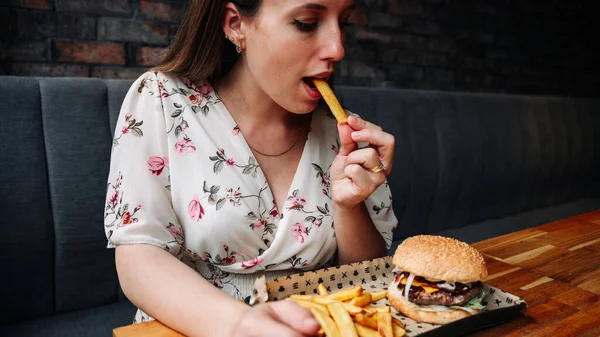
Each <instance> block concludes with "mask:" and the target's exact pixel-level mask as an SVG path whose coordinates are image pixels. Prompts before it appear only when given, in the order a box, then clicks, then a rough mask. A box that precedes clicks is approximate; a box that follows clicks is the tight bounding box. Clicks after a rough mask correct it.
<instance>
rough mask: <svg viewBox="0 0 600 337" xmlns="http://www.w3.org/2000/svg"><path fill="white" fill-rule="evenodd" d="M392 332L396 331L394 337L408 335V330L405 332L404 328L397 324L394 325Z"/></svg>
mask: <svg viewBox="0 0 600 337" xmlns="http://www.w3.org/2000/svg"><path fill="white" fill-rule="evenodd" d="M392 330H393V331H394V337H402V336H404V335H406V330H404V328H401V327H399V326H397V325H395V324H392Z"/></svg>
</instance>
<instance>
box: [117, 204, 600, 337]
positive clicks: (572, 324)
mask: <svg viewBox="0 0 600 337" xmlns="http://www.w3.org/2000/svg"><path fill="white" fill-rule="evenodd" d="M472 246H473V247H475V248H477V249H478V250H479V251H480V252H481V253H482V254H483V255H484V257H485V259H486V263H487V268H488V272H489V276H488V277H487V278H486V279H485V280H484V282H485V283H488V284H490V285H492V286H494V287H497V288H500V289H502V290H504V291H507V292H509V293H511V294H514V295H516V296H519V297H521V298H523V299H524V300H525V301H526V302H527V306H528V308H527V316H521V317H519V318H517V319H515V320H513V321H510V322H508V323H506V324H502V325H499V326H496V327H492V328H488V329H485V330H482V331H480V332H477V333H474V334H472V336H486V337H487V336H490V337H493V336H519V337H521V336H552V335H555V334H556V335H560V336H583V337H585V336H589V337H592V336H594V337H596V336H600V210H599V211H595V212H591V213H586V214H582V215H578V216H574V217H572V218H568V219H563V220H559V221H555V222H551V223H547V224H544V225H540V226H537V227H533V228H528V229H524V230H522V231H518V232H514V233H510V234H507V235H503V236H498V237H495V238H491V239H488V240H484V241H480V242H477V243H474V244H472ZM137 336H148V337H180V336H182V335H181V334H179V333H177V332H176V331H173V330H171V329H169V328H168V327H166V326H165V325H163V324H161V323H160V322H157V321H152V322H146V323H140V324H134V325H128V326H125V327H120V328H117V329H115V330H114V331H113V337H137Z"/></svg>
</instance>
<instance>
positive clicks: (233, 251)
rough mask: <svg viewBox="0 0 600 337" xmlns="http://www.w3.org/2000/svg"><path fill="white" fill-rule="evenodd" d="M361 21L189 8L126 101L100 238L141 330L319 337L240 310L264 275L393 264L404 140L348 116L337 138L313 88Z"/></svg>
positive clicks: (292, 311)
mask: <svg viewBox="0 0 600 337" xmlns="http://www.w3.org/2000/svg"><path fill="white" fill-rule="evenodd" d="M352 8H353V3H352V1H350V0H294V1H290V0H263V1H260V0H257V1H251V0H236V1H218V0H192V1H191V3H190V7H189V9H188V13H187V15H186V18H185V20H184V22H183V23H182V25H181V27H180V30H179V32H178V35H177V37H176V39H175V41H174V43H173V45H172V47H171V49H170V52H169V54H168V55H167V56H166V58H165V60H164V62H163V63H162V64H161V65H159V66H158V67H157V68H156V69H154V70H153V71H151V72H148V73H146V74H144V75H143V76H141V77H140V78H139V79H138V80H137V81H136V82H135V83H134V85H133V86H132V87H131V89H130V91H129V92H128V94H127V96H126V98H125V101H124V103H123V106H122V110H121V114H120V116H119V120H118V124H117V128H116V132H115V136H114V141H113V152H112V160H111V167H110V174H109V177H108V192H107V199H106V207H105V231H106V234H107V238H108V240H109V247H116V265H117V271H118V274H119V280H120V282H121V286H122V288H123V291H124V292H125V294H126V295H127V297H128V298H129V299H130V300H131V301H132V302H133V303H134V304H135V305H136V306H137V307H138V308H139V309H140V310H138V313H137V314H136V319H135V321H136V322H140V321H144V320H148V319H152V318H156V319H159V320H160V321H162V322H163V323H164V324H166V325H168V326H170V327H172V328H174V329H176V330H178V331H180V332H182V333H184V334H186V335H190V336H310V335H313V334H315V333H316V331H317V330H318V325H317V323H316V322H315V321H314V319H313V318H312V317H311V315H310V313H309V312H308V311H307V310H305V309H303V308H301V307H299V306H296V305H294V304H292V303H289V302H287V301H282V302H277V303H268V304H260V305H257V306H253V307H250V306H247V305H246V304H244V303H243V302H242V301H240V299H242V298H245V297H247V296H249V295H250V292H251V289H252V285H253V282H254V280H255V279H256V278H257V277H258V276H260V275H266V276H267V278H268V279H272V278H275V277H278V276H282V275H286V274H288V273H291V272H295V271H298V270H310V269H316V268H320V267H322V266H324V265H326V264H333V263H337V264H345V263H350V262H355V261H361V260H366V259H371V258H375V257H380V256H383V255H385V254H386V244H387V246H389V245H390V243H391V239H392V231H393V229H394V228H395V226H396V224H397V220H396V218H395V216H394V214H393V212H392V209H391V195H390V191H389V188H388V187H387V185H386V184H384V182H385V180H386V175H387V174H389V173H390V170H391V163H392V157H393V152H394V138H393V137H392V136H391V135H389V134H387V133H385V132H384V131H382V129H381V128H380V127H378V126H376V125H373V124H371V123H369V122H367V121H365V120H362V119H360V118H359V117H358V116H356V115H352V114H350V117H349V118H348V125H338V124H337V123H336V121H335V119H333V117H332V116H331V114H330V112H329V111H328V109H327V106H326V105H324V104H323V103H322V100H321V99H320V98H321V97H320V94H319V92H318V91H317V90H316V89H315V88H314V86H313V85H312V82H311V78H326V79H327V78H330V76H331V75H332V72H333V69H334V65H335V63H336V62H337V61H339V60H341V59H342V58H343V56H344V48H343V45H342V43H343V40H344V25H345V24H346V22H347V21H348V18H349V16H350V14H351V12H352ZM357 143H368V144H369V146H367V147H361V148H359V147H358V145H357ZM382 204H383V206H382ZM374 205H376V206H377V207H373V206H374Z"/></svg>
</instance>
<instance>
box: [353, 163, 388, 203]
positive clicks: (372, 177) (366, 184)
mask: <svg viewBox="0 0 600 337" xmlns="http://www.w3.org/2000/svg"><path fill="white" fill-rule="evenodd" d="M344 174H345V175H346V177H347V178H348V179H350V180H352V185H353V186H354V195H356V196H361V197H362V198H366V197H368V196H369V195H371V194H372V193H373V191H375V189H377V187H379V185H381V184H383V182H384V181H385V175H384V174H381V172H380V173H373V172H369V171H368V170H365V168H364V167H362V166H360V165H357V164H352V165H348V166H346V167H345V168H344Z"/></svg>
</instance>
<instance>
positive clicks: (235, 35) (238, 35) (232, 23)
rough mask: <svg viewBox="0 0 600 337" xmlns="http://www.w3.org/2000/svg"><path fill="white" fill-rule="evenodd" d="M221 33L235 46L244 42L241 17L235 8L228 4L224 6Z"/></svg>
mask: <svg viewBox="0 0 600 337" xmlns="http://www.w3.org/2000/svg"><path fill="white" fill-rule="evenodd" d="M223 33H224V34H225V36H226V37H227V38H228V39H229V41H231V42H232V43H233V44H235V45H236V46H237V45H239V44H241V43H242V42H243V41H244V38H245V35H244V32H243V28H242V15H241V14H240V11H239V10H238V9H237V7H236V6H235V5H234V4H233V3H231V2H228V3H227V4H225V14H224V17H223Z"/></svg>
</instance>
